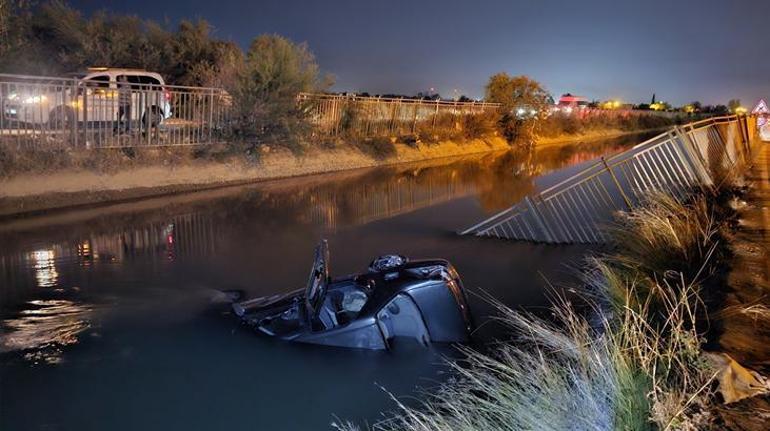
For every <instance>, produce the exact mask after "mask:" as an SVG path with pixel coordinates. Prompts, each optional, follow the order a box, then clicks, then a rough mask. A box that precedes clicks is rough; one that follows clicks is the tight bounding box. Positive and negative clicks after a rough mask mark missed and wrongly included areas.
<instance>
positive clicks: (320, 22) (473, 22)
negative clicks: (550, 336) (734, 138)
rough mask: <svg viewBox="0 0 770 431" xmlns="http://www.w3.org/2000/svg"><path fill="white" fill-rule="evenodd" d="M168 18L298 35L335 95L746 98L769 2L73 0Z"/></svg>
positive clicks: (756, 70) (755, 82)
mask: <svg viewBox="0 0 770 431" xmlns="http://www.w3.org/2000/svg"><path fill="white" fill-rule="evenodd" d="M70 4H71V5H73V6H74V7H76V8H78V9H81V10H83V11H84V12H86V13H90V12H92V11H95V10H98V9H107V10H110V11H114V12H120V13H131V14H136V15H139V16H142V17H145V18H152V19H156V20H159V21H164V20H167V21H169V22H170V23H176V22H177V21H178V20H179V19H182V18H198V17H200V18H204V19H206V20H208V21H209V22H210V23H211V24H212V25H213V26H214V28H215V36H217V37H219V38H223V39H230V40H234V41H236V42H238V43H239V44H240V45H241V46H243V47H247V46H248V43H249V42H250V40H251V39H252V38H253V37H254V36H257V35H259V34H262V33H277V34H281V35H284V36H287V37H289V38H291V39H292V40H294V41H301V42H302V41H304V42H307V43H308V45H309V46H310V48H311V50H312V51H313V52H314V53H315V55H316V57H317V59H318V62H319V64H320V66H321V67H322V69H323V70H324V72H328V73H331V74H333V75H334V76H335V77H336V83H337V84H336V86H335V88H334V89H335V90H340V91H368V92H370V93H403V94H414V93H416V92H418V91H421V90H427V89H429V88H431V87H433V88H435V89H436V91H438V92H439V93H440V94H441V95H442V96H445V97H452V96H455V95H457V94H467V95H469V96H471V97H480V96H482V94H483V86H484V84H485V82H486V80H487V78H488V77H489V76H490V75H491V74H493V73H496V72H500V71H504V72H508V73H509V74H514V75H518V74H526V75H529V76H530V77H532V78H534V79H537V80H538V81H540V82H541V83H543V84H544V86H545V87H546V88H547V89H548V90H549V91H550V92H551V93H552V94H554V95H555V96H557V97H558V95H560V94H562V93H565V92H571V93H576V94H579V95H583V96H586V97H588V98H590V99H608V98H619V99H622V100H625V101H629V102H646V101H649V99H650V97H651V96H652V93H653V92H654V93H656V94H657V97H658V99H659V100H660V99H662V100H665V101H668V102H670V103H673V104H677V105H678V104H684V103H687V102H690V101H692V100H696V99H697V100H701V101H702V102H704V103H710V104H715V103H727V100H728V99H731V98H736V97H737V98H740V99H742V101H743V103H744V105H752V104H753V103H754V102H755V101H756V99H758V98H759V97H770V57H768V56H767V54H763V53H762V52H761V50H763V49H764V46H765V45H766V43H765V41H766V40H767V38H768V25H767V23H768V17H770V1H768V0H753V1H750V0H719V1H716V0H654V1H626V0H584V1H554V0H537V1H510V0H486V1H484V0H479V1H467V0H466V1H461V0H422V1H416V0H411V1H406V0H390V1H366V0H327V1H310V0H263V1H255V2H245V1H235V0H217V1H212V0H165V1H156V0H152V1H150V0H133V1H130V2H127V1H120V0H108V1H94V0H77V1H71V2H70Z"/></svg>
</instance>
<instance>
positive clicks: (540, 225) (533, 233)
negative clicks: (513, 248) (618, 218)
mask: <svg viewBox="0 0 770 431" xmlns="http://www.w3.org/2000/svg"><path fill="white" fill-rule="evenodd" d="M752 122H753V119H751V118H748V117H745V116H743V117H734V116H733V117H720V118H714V119H708V120H704V121H699V122H696V123H691V124H688V125H686V126H683V127H680V128H674V129H671V130H669V131H667V132H665V133H662V134H660V135H658V136H656V137H654V138H652V139H650V140H648V141H645V142H643V143H641V144H639V145H636V146H635V147H633V148H631V149H629V150H627V151H624V152H622V153H620V154H617V155H614V156H612V157H609V158H606V159H605V158H602V159H601V160H600V161H597V162H596V163H594V164H592V165H590V166H588V167H587V168H585V169H583V170H582V171H580V172H578V173H577V174H575V175H573V176H571V177H569V178H567V179H565V180H563V181H561V182H559V183H558V184H556V185H554V186H551V187H549V188H547V189H545V190H543V191H540V192H538V193H535V194H533V195H531V196H527V197H526V198H524V199H523V200H522V201H521V202H519V203H517V204H515V205H513V206H512V207H510V208H509V209H507V210H505V211H502V212H500V213H498V214H496V215H494V216H493V217H491V218H488V219H486V220H484V221H482V222H481V223H478V224H476V225H474V226H472V227H470V228H468V229H466V230H465V231H463V232H462V233H461V234H463V235H465V234H474V235H477V236H489V237H496V238H504V239H513V240H525V241H535V242H544V243H555V244H559V243H596V242H603V241H604V240H605V239H606V238H605V235H604V233H603V229H602V227H603V226H604V225H606V224H607V223H609V222H611V220H612V218H613V215H614V213H615V212H616V211H620V210H629V209H631V208H633V207H634V206H636V205H638V204H639V203H640V202H641V201H642V200H643V199H644V198H645V197H646V196H649V195H650V194H651V193H665V194H667V195H669V196H671V197H673V198H674V199H677V200H682V199H685V198H686V197H687V195H688V194H689V193H691V192H692V190H694V189H696V188H698V187H708V186H710V185H712V184H713V182H714V179H715V178H714V173H715V172H719V171H725V170H732V169H736V168H737V167H738V166H739V165H742V164H747V163H749V162H750V160H751V157H752V142H753V141H754V140H753V139H752V137H751V135H750V130H753V127H752V126H751V125H750V123H752Z"/></svg>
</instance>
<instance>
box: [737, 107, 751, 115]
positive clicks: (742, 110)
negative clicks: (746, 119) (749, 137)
mask: <svg viewBox="0 0 770 431" xmlns="http://www.w3.org/2000/svg"><path fill="white" fill-rule="evenodd" d="M748 111H749V110H748V109H746V108H744V107H743V106H739V107H737V108H735V113H736V114H739V115H743V114H745V113H746V112H748Z"/></svg>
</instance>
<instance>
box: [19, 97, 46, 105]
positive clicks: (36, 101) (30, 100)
mask: <svg viewBox="0 0 770 431" xmlns="http://www.w3.org/2000/svg"><path fill="white" fill-rule="evenodd" d="M47 100H48V98H47V97H45V96H32V97H27V98H26V99H24V102H23V103H26V104H28V105H32V104H39V103H43V102H45V101H47Z"/></svg>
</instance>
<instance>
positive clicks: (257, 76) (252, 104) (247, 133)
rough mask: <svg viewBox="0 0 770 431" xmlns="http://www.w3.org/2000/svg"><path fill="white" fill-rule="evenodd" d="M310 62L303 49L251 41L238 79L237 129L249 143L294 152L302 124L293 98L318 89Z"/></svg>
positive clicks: (279, 40) (280, 41)
mask: <svg viewBox="0 0 770 431" xmlns="http://www.w3.org/2000/svg"><path fill="white" fill-rule="evenodd" d="M326 85H327V84H326V83H324V82H322V80H321V78H320V75H319V68H318V65H317V64H316V61H315V57H314V56H313V54H312V53H311V52H310V50H309V49H308V47H307V45H306V44H304V43H302V44H296V43H293V42H292V41H290V40H289V39H286V38H284V37H282V36H278V35H262V36H259V37H257V38H256V39H254V41H253V42H251V45H250V46H249V50H248V52H247V53H246V58H245V62H244V67H243V70H242V71H241V73H240V75H239V78H238V85H237V90H236V94H235V97H236V106H237V107H238V111H239V112H238V114H239V115H238V121H239V126H240V127H239V129H240V130H241V131H242V134H243V135H244V137H245V138H247V139H249V140H251V141H252V142H254V143H260V142H285V143H287V144H293V145H292V148H293V149H298V148H299V147H298V146H297V143H298V139H301V136H302V133H303V132H305V131H306V130H305V128H306V127H307V123H306V122H304V121H302V119H303V117H304V115H303V114H304V111H303V109H302V107H301V106H300V105H299V104H298V103H297V95H298V94H299V93H301V92H311V91H318V90H321V89H323V88H324V87H325V86H326Z"/></svg>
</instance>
